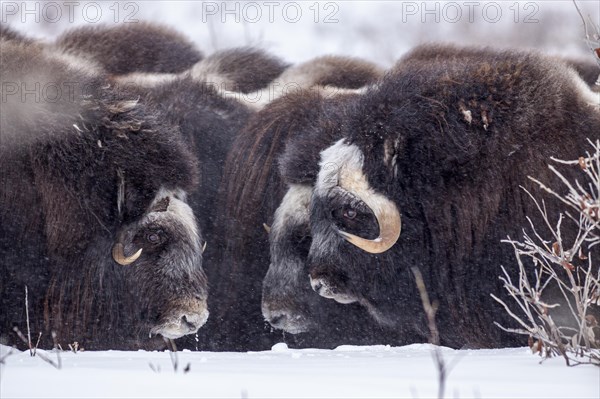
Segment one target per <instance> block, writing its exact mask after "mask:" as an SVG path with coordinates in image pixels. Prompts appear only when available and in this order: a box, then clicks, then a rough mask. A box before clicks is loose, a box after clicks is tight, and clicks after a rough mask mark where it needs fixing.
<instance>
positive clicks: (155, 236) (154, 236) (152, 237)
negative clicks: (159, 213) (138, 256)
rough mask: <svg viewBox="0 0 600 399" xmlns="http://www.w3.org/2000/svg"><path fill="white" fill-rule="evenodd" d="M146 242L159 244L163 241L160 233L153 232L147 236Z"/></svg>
mask: <svg viewBox="0 0 600 399" xmlns="http://www.w3.org/2000/svg"><path fill="white" fill-rule="evenodd" d="M146 241H148V242H149V243H150V244H159V243H160V241H161V239H160V234H159V232H157V231H153V232H150V233H148V234H147V235H146Z"/></svg>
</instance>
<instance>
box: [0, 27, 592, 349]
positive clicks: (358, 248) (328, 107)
mask: <svg viewBox="0 0 600 399" xmlns="http://www.w3.org/2000/svg"><path fill="white" fill-rule="evenodd" d="M0 34H1V36H0V52H1V54H2V57H1V61H0V73H1V80H2V86H1V95H2V103H1V107H2V112H0V116H1V117H0V119H1V137H0V152H1V154H0V170H1V173H0V262H1V263H0V294H1V312H0V336H1V342H2V343H4V344H9V345H19V346H20V347H23V346H24V344H23V342H21V341H20V340H19V338H18V335H17V334H16V332H15V330H14V328H15V327H17V328H18V329H19V330H21V331H22V332H23V333H25V331H26V330H27V325H28V324H29V328H30V330H31V334H32V336H33V339H34V340H36V339H37V335H38V333H39V332H41V333H42V336H41V344H40V345H41V346H42V347H48V346H52V345H54V344H56V343H58V344H61V346H62V347H63V348H64V347H66V346H67V344H69V343H73V342H78V343H79V345H80V346H83V347H85V348H86V349H88V350H89V349H109V348H112V349H138V348H144V349H157V348H164V347H165V345H166V342H167V341H166V340H165V338H169V339H179V340H178V341H177V344H178V347H179V348H190V349H200V350H260V349H267V348H269V347H270V346H271V345H273V344H274V343H276V342H278V341H281V340H285V341H286V342H287V343H288V344H290V345H291V346H295V347H307V346H312V347H322V348H329V347H334V346H336V345H340V344H376V343H379V344H392V345H402V344H408V343H414V342H426V341H427V339H428V329H427V323H426V318H425V315H424V312H423V309H422V306H421V300H420V297H419V293H418V290H417V288H416V284H415V278H414V276H413V273H412V271H411V270H412V268H414V267H417V268H418V269H419V270H420V271H421V273H422V274H423V278H424V282H425V285H426V287H427V289H428V291H429V294H430V296H431V297H432V299H433V300H435V301H437V302H438V303H439V311H438V313H437V324H438V329H439V331H440V335H441V343H442V344H444V345H448V346H452V347H463V346H469V347H499V346H509V345H521V344H523V343H524V342H523V341H522V339H523V338H522V337H521V336H518V335H510V334H507V333H504V332H503V331H502V330H501V329H499V328H498V327H496V326H495V325H494V322H500V323H502V324H503V325H507V326H512V325H513V323H512V322H511V319H510V317H509V316H508V315H507V314H506V312H505V311H504V310H503V309H502V308H501V307H500V306H499V305H498V304H497V303H496V302H494V301H493V299H492V298H491V297H490V294H491V293H493V294H495V295H498V296H500V297H502V298H506V295H505V294H504V289H503V287H502V283H501V281H500V280H499V278H498V276H499V275H500V274H501V269H500V266H501V265H503V266H505V267H506V268H507V270H508V271H509V273H513V275H514V273H516V262H515V259H514V251H513V249H512V247H511V246H510V245H508V244H503V243H501V240H503V239H505V238H506V237H507V236H510V237H512V238H519V237H520V236H521V235H522V229H523V227H524V226H526V223H527V221H526V217H527V216H529V217H530V218H531V219H532V222H533V223H534V224H540V225H541V224H542V221H541V219H540V216H539V213H538V211H537V210H536V208H535V203H534V202H533V201H532V200H531V198H529V196H528V194H527V193H526V192H525V190H523V188H525V189H527V190H529V191H530V192H532V193H533V194H534V195H538V194H539V195H541V193H540V190H539V189H537V188H536V186H535V185H534V183H533V182H531V181H530V180H529V179H528V176H535V177H536V178H537V179H539V180H541V181H544V182H546V183H547V184H548V185H553V186H555V187H560V185H559V184H557V179H556V177H554V176H553V175H552V173H551V172H550V171H549V169H548V168H547V164H548V163H549V159H550V157H551V156H555V157H558V158H562V159H577V158H578V157H579V156H581V155H584V153H585V151H586V150H587V149H588V143H587V140H588V139H591V140H598V139H600V110H599V96H600V94H599V93H598V92H597V91H594V90H595V89H594V88H593V85H594V82H595V80H596V78H597V77H598V75H599V73H600V69H598V66H597V65H596V64H595V63H594V60H593V59H592V58H591V57H590V59H589V62H586V60H584V61H572V60H563V59H559V58H557V57H549V56H546V55H543V54H541V53H539V52H535V51H524V50H496V49H490V48H470V47H453V46H450V45H422V46H419V47H417V48H415V49H413V50H412V51H410V52H409V53H407V54H405V55H404V56H402V57H401V58H400V59H399V61H398V62H397V63H396V64H395V65H394V66H393V67H392V68H390V69H389V70H383V69H382V68H381V67H380V66H378V65H376V64H373V63H371V62H369V61H366V60H361V59H356V58H349V57H342V56H325V57H319V58H316V59H313V60H309V61H306V62H304V63H300V64H293V65H292V64H289V63H286V62H284V61H282V60H280V59H279V58H277V57H276V56H273V55H270V54H268V53H266V52H264V51H262V50H257V49H255V48H236V49H229V50H223V51H217V52H215V53H213V54H211V55H210V56H205V55H204V54H203V53H202V52H201V51H200V50H199V49H198V48H197V47H196V46H195V45H194V44H193V42H191V41H190V40H189V39H187V38H186V37H184V36H182V35H181V34H179V33H178V32H176V31H174V30H172V29H170V28H167V27H164V26H158V25H152V24H145V23H141V24H131V25H122V26H114V27H102V26H100V27H83V28H75V29H72V30H69V31H66V32H64V33H63V34H62V35H60V36H59V37H58V38H56V39H55V40H53V41H41V40H37V39H32V38H28V37H26V36H24V35H22V34H21V33H18V32H17V31H15V30H13V29H12V28H11V27H9V26H6V25H2V26H1V30H0ZM573 169H575V168H573ZM576 172H577V171H576V170H570V169H569V170H566V171H565V173H566V175H567V176H568V177H569V178H571V177H573V176H574V173H576ZM546 206H547V208H548V210H549V213H550V214H551V215H552V214H554V215H558V211H559V209H560V208H559V204H557V203H556V202H553V200H552V198H546ZM570 233H572V232H569V231H566V232H565V234H570ZM25 287H27V293H26V289H25ZM209 314H210V316H209Z"/></svg>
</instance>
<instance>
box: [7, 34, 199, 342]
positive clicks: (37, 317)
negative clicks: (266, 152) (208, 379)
mask: <svg viewBox="0 0 600 399" xmlns="http://www.w3.org/2000/svg"><path fill="white" fill-rule="evenodd" d="M0 46H1V51H2V60H1V63H0V67H1V68H0V71H1V77H2V111H3V112H2V115H1V118H0V120H1V128H2V129H1V131H2V140H1V142H0V151H1V156H0V166H1V169H2V174H1V176H0V179H1V184H0V218H1V221H2V222H1V223H0V257H1V262H0V267H1V272H0V294H1V301H2V303H1V307H2V314H1V316H0V320H1V321H0V329H1V331H0V333H1V334H2V339H3V341H4V342H5V343H15V340H16V335H15V334H14V333H13V332H12V328H13V326H17V327H19V328H20V329H21V330H24V329H25V326H26V309H25V291H24V287H25V286H27V287H28V303H29V319H30V322H31V330H32V333H33V334H35V333H37V332H38V331H44V332H45V334H44V339H45V340H46V342H51V338H50V336H51V334H50V332H55V333H56V334H57V340H58V342H59V343H61V344H62V345H66V344H68V343H72V342H73V341H78V342H79V343H80V344H81V345H83V346H84V347H85V348H88V349H106V348H112V349H115V348H121V349H135V348H156V347H158V346H159V345H162V344H164V343H163V342H162V340H161V339H159V338H158V336H159V335H161V336H163V337H167V338H177V337H181V336H183V335H185V334H190V333H195V332H196V331H197V330H198V328H200V327H201V326H202V325H203V324H204V323H205V322H206V319H207V317H208V311H207V306H206V299H207V281H206V276H205V273H204V271H203V269H202V244H203V242H202V236H201V231H200V230H199V228H198V225H197V223H196V220H195V217H194V214H193V212H192V210H191V208H190V207H189V205H188V203H187V198H188V193H191V192H193V191H194V190H195V189H196V187H197V184H198V179H199V177H198V167H197V161H196V158H195V157H194V155H193V154H192V153H191V152H190V151H189V149H188V148H187V145H186V143H185V141H184V140H183V139H182V136H181V134H180V132H179V129H178V127H177V126H176V125H174V124H172V123H170V122H169V121H166V120H165V119H164V118H163V116H162V115H161V113H160V112H158V111H157V110H155V109H154V108H153V107H152V106H151V105H150V104H147V103H145V100H144V99H143V98H140V97H136V96H132V95H130V94H129V93H126V92H121V91H120V90H119V89H117V88H115V87H114V86H113V85H110V84H108V83H107V80H106V77H105V76H103V75H101V74H96V73H92V72H91V71H90V70H89V69H88V68H79V67H78V65H77V64H76V63H75V64H73V63H69V62H65V59H64V57H63V56H62V55H61V54H57V55H55V54H53V53H52V52H51V51H47V50H44V49H42V48H40V47H39V46H29V45H23V44H20V43H11V42H6V41H2V42H0ZM151 337H153V338H151Z"/></svg>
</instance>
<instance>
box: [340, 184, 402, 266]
mask: <svg viewBox="0 0 600 399" xmlns="http://www.w3.org/2000/svg"><path fill="white" fill-rule="evenodd" d="M344 180H345V181H344V183H345V184H343V185H342V187H343V186H344V185H345V186H346V188H345V189H346V190H348V191H349V192H351V193H352V194H354V195H356V196H357V197H358V198H360V199H361V200H362V201H363V202H364V203H365V204H366V205H367V206H368V207H369V208H370V209H371V211H373V213H374V214H375V218H376V219H377V223H378V224H379V236H378V237H377V238H375V239H374V240H368V239H366V238H362V237H359V236H356V235H354V234H350V233H346V232H345V231H341V230H340V231H339V232H340V234H341V235H342V237H344V238H345V239H346V240H347V241H348V242H350V243H351V244H353V245H356V246H357V247H358V248H360V249H362V250H363V251H366V252H369V253H372V254H380V253H382V252H385V251H387V250H388V249H390V248H391V247H392V246H393V245H394V244H395V243H396V241H398V238H399V237H400V230H401V227H402V223H401V220H400V212H399V211H398V207H397V206H396V204H394V203H393V202H392V201H391V200H390V199H388V198H386V197H385V196H383V195H381V194H379V193H376V192H374V191H373V190H372V189H371V188H370V187H369V186H368V184H367V183H366V181H365V179H364V175H362V173H361V174H360V175H359V176H358V179H357V180H355V181H354V183H357V182H358V181H360V182H361V184H348V181H347V179H344Z"/></svg>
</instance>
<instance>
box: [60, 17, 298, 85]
mask: <svg viewBox="0 0 600 399" xmlns="http://www.w3.org/2000/svg"><path fill="white" fill-rule="evenodd" d="M51 47H52V48H53V51H54V52H60V53H62V54H67V55H70V56H75V57H78V58H80V59H84V60H87V61H88V62H91V63H95V64H96V65H97V66H98V67H100V68H102V69H103V70H104V71H105V72H106V73H108V74H110V75H113V76H118V80H119V82H120V83H121V84H125V83H130V84H133V85H135V86H145V87H151V86H154V85H158V84H162V83H165V82H169V81H171V80H176V79H179V78H184V77H187V76H189V77H191V78H193V79H194V80H195V81H198V82H200V81H202V82H209V83H211V84H213V85H215V87H217V88H218V89H219V90H226V91H232V92H240V93H250V92H253V91H256V90H260V89H262V88H264V87H266V86H267V85H268V83H269V82H271V81H272V80H273V79H275V78H276V77H278V76H279V75H280V74H281V73H282V72H283V71H284V70H285V69H286V68H287V67H289V64H287V63H285V62H283V61H282V60H280V59H279V58H277V57H274V56H272V55H270V54H268V53H266V52H264V51H262V50H260V49H256V48H252V47H240V48H232V49H227V50H220V51H217V52H215V53H214V54H211V55H210V56H208V57H204V56H203V54H202V53H201V52H200V51H199V50H198V49H197V48H196V46H195V45H194V44H193V43H192V42H190V41H189V40H188V39H187V38H186V37H185V36H184V35H182V34H181V33H179V32H177V31H176V30H174V29H171V28H169V27H166V26H163V25H159V24H154V23H139V24H124V25H116V26H106V25H100V26H93V27H90V26H85V27H80V28H75V29H72V30H69V31H67V32H65V33H63V34H62V35H60V36H59V37H58V38H57V39H56V41H55V42H54V43H53V44H52V45H51Z"/></svg>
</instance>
